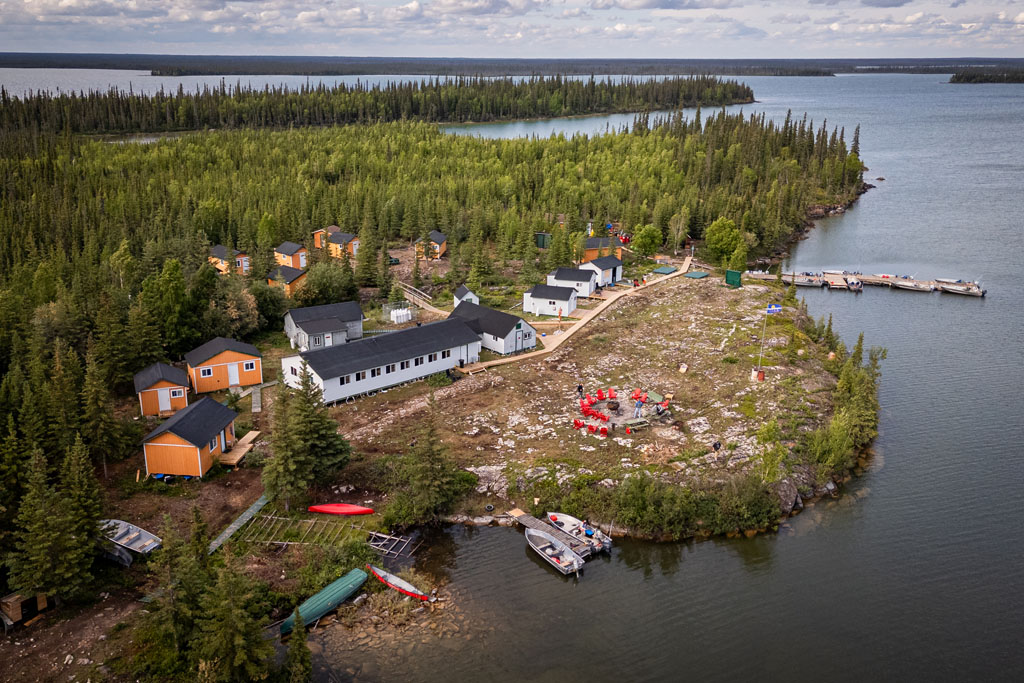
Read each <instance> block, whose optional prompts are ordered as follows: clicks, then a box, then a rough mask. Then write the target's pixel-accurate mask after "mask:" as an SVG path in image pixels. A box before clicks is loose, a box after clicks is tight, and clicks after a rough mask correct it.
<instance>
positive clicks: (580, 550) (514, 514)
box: [507, 508, 592, 560]
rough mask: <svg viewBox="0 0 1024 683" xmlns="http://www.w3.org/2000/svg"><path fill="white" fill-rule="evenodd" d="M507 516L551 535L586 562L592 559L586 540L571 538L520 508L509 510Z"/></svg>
mask: <svg viewBox="0 0 1024 683" xmlns="http://www.w3.org/2000/svg"><path fill="white" fill-rule="evenodd" d="M507 514H508V516H509V517H511V518H512V519H514V520H515V521H516V522H518V523H519V524H522V525H523V526H525V527H529V528H531V529H536V530H538V531H543V532H545V533H548V534H551V535H552V536H554V537H555V538H557V539H558V540H559V541H561V542H562V543H564V544H566V545H567V546H569V549H570V550H572V551H573V552H574V553H576V554H577V555H579V556H580V557H582V558H583V559H584V560H587V559H590V556H591V554H592V548H591V545H590V544H589V543H587V542H586V541H585V540H583V539H579V538H576V537H575V536H570V535H569V534H567V533H565V532H564V531H562V530H561V529H559V528H558V527H556V526H555V525H554V524H548V523H547V522H544V521H542V520H539V519H537V518H536V517H534V516H533V515H530V514H527V513H525V512H523V511H522V510H520V509H519V508H515V509H514V510H509V511H508V513H507Z"/></svg>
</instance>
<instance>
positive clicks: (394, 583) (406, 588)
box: [366, 564, 437, 602]
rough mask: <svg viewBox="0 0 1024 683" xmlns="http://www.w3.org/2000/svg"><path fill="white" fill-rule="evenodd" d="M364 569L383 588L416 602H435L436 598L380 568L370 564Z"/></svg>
mask: <svg viewBox="0 0 1024 683" xmlns="http://www.w3.org/2000/svg"><path fill="white" fill-rule="evenodd" d="M366 568H367V569H369V570H370V571H371V572H372V573H373V575H374V576H376V577H377V578H378V579H380V581H381V583H383V584H384V585H385V586H389V587H391V588H394V589H395V590H396V591H398V592H399V593H402V594H403V595H408V596H409V597H410V598H416V599H417V600H426V601H427V602H434V601H435V600H437V598H435V597H433V596H431V595H427V594H426V593H424V592H423V591H421V590H420V589H419V588H417V587H416V586H414V585H412V584H411V583H409V582H408V581H406V580H405V579H402V578H399V577H397V576H395V575H394V574H392V573H391V572H386V571H384V570H383V569H381V568H380V567H374V566H373V565H372V564H368V565H366Z"/></svg>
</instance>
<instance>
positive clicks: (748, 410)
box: [737, 394, 757, 420]
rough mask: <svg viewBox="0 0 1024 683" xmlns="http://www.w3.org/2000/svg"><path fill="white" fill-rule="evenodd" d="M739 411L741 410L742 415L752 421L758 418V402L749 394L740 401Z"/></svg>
mask: <svg viewBox="0 0 1024 683" xmlns="http://www.w3.org/2000/svg"><path fill="white" fill-rule="evenodd" d="M737 410H739V412H740V414H742V415H743V416H744V417H746V418H748V419H750V420H753V419H754V418H755V417H757V402H756V401H755V400H754V396H753V394H747V395H746V396H744V397H743V398H742V399H740V404H739V407H738V408H737Z"/></svg>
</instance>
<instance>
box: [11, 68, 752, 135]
mask: <svg viewBox="0 0 1024 683" xmlns="http://www.w3.org/2000/svg"><path fill="white" fill-rule="evenodd" d="M753 101H754V95H753V91H751V89H750V88H749V87H747V86H746V85H743V84H741V83H738V82H736V81H723V80H719V79H717V78H714V77H712V76H690V77H685V78H683V77H676V78H665V79H632V78H623V79H619V80H613V79H610V78H609V79H604V80H598V79H596V78H594V77H591V78H589V79H586V80H582V79H574V78H566V77H563V76H561V75H556V76H550V77H549V76H535V77H530V78H511V77H508V78H483V77H455V78H431V79H427V80H423V81H409V82H389V83H387V84H386V85H372V86H371V85H367V84H363V83H357V84H355V85H345V84H339V85H336V86H334V87H328V86H325V85H323V84H317V85H304V86H303V87H301V88H299V89H297V90H292V89H288V88H285V87H270V86H267V87H265V88H263V89H255V88H250V87H242V86H241V85H240V84H239V85H237V86H235V87H229V86H228V85H227V83H226V82H224V81H221V84H220V86H219V87H215V88H208V87H204V88H203V89H201V90H200V89H197V90H196V91H195V92H187V91H185V89H184V88H183V87H181V86H179V88H178V90H177V91H175V92H172V93H168V92H164V91H162V90H161V91H160V92H158V93H155V94H153V95H143V94H139V93H133V92H130V91H129V92H126V91H123V90H118V89H110V90H108V91H106V92H97V91H92V92H85V93H59V94H52V93H49V92H40V93H34V94H30V95H27V96H25V97H11V96H10V95H9V94H8V93H7V92H6V91H5V90H0V128H3V129H4V130H5V131H11V132H13V131H19V130H47V131H63V130H69V131H72V132H75V133H131V132H161V131H178V130H195V129H201V128H268V127H269V128H283V127H287V126H328V125H341V124H349V123H373V122H382V121H395V120H414V121H428V122H441V123H459V122H466V121H501V120H511V119H525V118H538V117H554V116H571V115H576V114H596V113H615V112H633V111H644V110H656V109H674V108H678V107H694V106H697V105H698V104H704V105H725V104H737V103H744V102H753Z"/></svg>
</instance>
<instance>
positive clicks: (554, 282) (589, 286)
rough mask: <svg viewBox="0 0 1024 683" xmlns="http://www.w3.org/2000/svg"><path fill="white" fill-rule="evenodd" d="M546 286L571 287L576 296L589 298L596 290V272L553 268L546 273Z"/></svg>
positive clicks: (581, 269)
mask: <svg viewBox="0 0 1024 683" xmlns="http://www.w3.org/2000/svg"><path fill="white" fill-rule="evenodd" d="M547 283H548V285H550V286H552V287H572V288H573V289H575V290H576V295H577V296H590V295H592V294H593V293H594V290H595V289H597V285H598V282H597V272H596V271H593V270H590V269H589V268H588V269H583V268H555V269H554V270H553V271H551V272H550V273H548V281H547Z"/></svg>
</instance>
